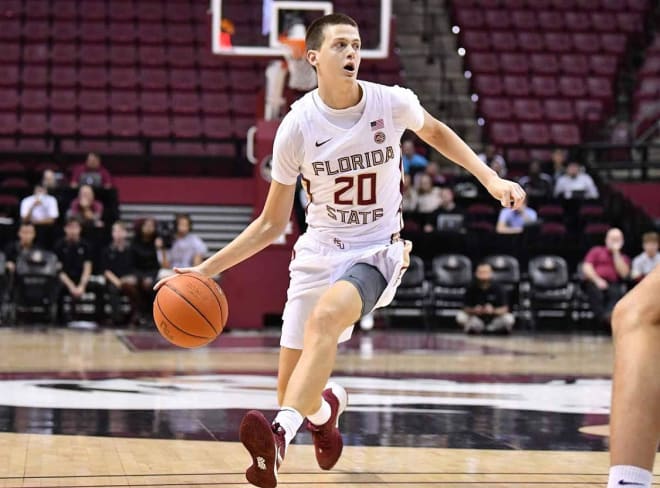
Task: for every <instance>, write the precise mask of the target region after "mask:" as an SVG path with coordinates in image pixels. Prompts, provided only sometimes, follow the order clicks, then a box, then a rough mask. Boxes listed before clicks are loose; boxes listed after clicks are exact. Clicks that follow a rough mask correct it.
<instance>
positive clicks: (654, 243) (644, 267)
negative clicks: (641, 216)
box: [630, 232, 660, 281]
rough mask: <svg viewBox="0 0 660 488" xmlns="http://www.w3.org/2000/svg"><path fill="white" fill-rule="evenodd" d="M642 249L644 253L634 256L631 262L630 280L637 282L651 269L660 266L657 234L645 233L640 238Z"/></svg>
mask: <svg viewBox="0 0 660 488" xmlns="http://www.w3.org/2000/svg"><path fill="white" fill-rule="evenodd" d="M642 247H643V248H644V252H642V253H641V254H640V255H638V256H636V257H635V259H633V262H632V270H631V271H630V278H631V279H633V280H635V281H639V280H641V279H642V278H644V276H646V275H647V274H649V273H650V272H651V271H652V270H653V268H655V267H656V266H657V265H658V264H660V253H658V233H657V232H647V233H645V234H644V235H643V236H642Z"/></svg>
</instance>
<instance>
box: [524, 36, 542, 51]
mask: <svg viewBox="0 0 660 488" xmlns="http://www.w3.org/2000/svg"><path fill="white" fill-rule="evenodd" d="M518 47H519V48H520V49H522V50H523V51H527V52H542V51H544V50H545V41H544V39H543V36H542V35H541V34H540V33H538V32H518Z"/></svg>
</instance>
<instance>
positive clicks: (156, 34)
mask: <svg viewBox="0 0 660 488" xmlns="http://www.w3.org/2000/svg"><path fill="white" fill-rule="evenodd" d="M137 37H138V40H139V42H140V44H141V45H143V44H150V45H154V46H163V45H165V28H164V27H163V25H162V24H140V26H139V28H138V30H137Z"/></svg>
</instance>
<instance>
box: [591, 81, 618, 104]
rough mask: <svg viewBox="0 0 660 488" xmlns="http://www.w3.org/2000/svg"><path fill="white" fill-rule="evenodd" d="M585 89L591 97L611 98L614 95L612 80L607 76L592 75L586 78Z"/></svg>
mask: <svg viewBox="0 0 660 488" xmlns="http://www.w3.org/2000/svg"><path fill="white" fill-rule="evenodd" d="M587 89H588V90H589V95H590V96H591V97H592V98H601V99H605V100H611V99H612V98H613V96H614V91H613V90H612V82H611V81H610V80H609V79H608V78H602V77H598V78H596V77H593V78H589V79H588V80H587Z"/></svg>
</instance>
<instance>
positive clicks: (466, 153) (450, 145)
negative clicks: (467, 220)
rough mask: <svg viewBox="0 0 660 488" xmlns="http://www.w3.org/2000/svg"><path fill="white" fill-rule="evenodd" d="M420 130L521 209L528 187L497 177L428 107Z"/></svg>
mask: <svg viewBox="0 0 660 488" xmlns="http://www.w3.org/2000/svg"><path fill="white" fill-rule="evenodd" d="M416 133H417V135H418V136H419V137H420V138H421V139H423V140H424V141H426V142H427V143H428V144H430V145H431V146H433V147H434V148H435V149H437V150H438V151H439V152H440V153H442V154H443V155H444V156H445V157H447V158H449V159H450V160H452V161H453V162H455V163H456V164H458V165H460V166H462V167H463V168H465V169H466V170H468V171H469V172H470V173H472V174H473V175H474V176H475V177H476V178H477V179H478V180H479V182H480V183H481V184H482V185H484V187H485V188H486V190H488V193H490V194H491V195H492V196H493V197H494V198H495V199H497V200H499V201H500V203H501V204H502V206H503V207H509V208H516V209H517V208H520V206H521V205H522V204H523V202H524V201H525V190H523V189H522V188H521V187H520V185H518V183H515V182H513V181H509V180H505V179H502V178H500V177H499V176H497V173H495V171H493V170H492V169H491V168H489V167H488V166H487V165H486V164H484V163H483V161H481V159H479V157H478V156H477V155H476V154H475V152H474V151H473V150H472V149H470V147H469V146H468V145H467V144H466V143H465V142H463V140H462V139H461V138H460V137H458V135H456V133H455V132H454V131H453V130H451V129H450V128H449V127H447V126H446V125H445V124H443V123H442V122H440V121H439V120H437V119H436V118H435V117H433V116H432V115H431V114H429V113H428V112H427V111H426V110H424V125H423V126H422V128H421V129H420V130H418V131H417V132H416Z"/></svg>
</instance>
